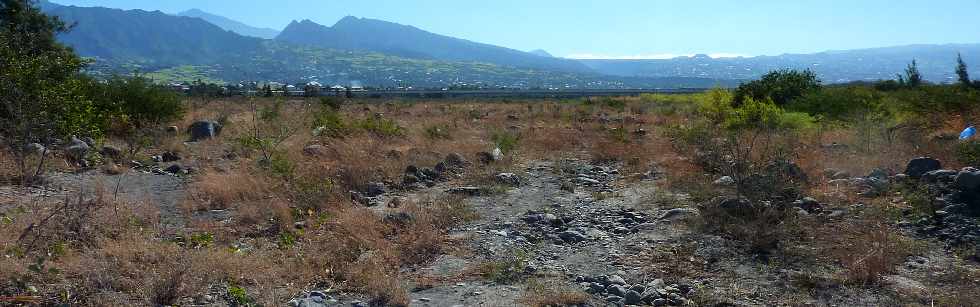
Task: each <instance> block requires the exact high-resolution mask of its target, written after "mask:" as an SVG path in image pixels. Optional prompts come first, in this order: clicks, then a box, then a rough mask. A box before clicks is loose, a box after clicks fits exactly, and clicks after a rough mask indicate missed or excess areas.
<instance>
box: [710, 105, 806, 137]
mask: <svg viewBox="0 0 980 307" xmlns="http://www.w3.org/2000/svg"><path fill="white" fill-rule="evenodd" d="M814 122H815V120H814V119H813V118H812V117H810V116H809V115H807V114H805V113H795V112H786V111H785V110H783V109H782V108H780V107H779V106H777V105H776V104H775V103H773V101H772V100H770V99H768V98H765V99H763V100H755V99H753V98H747V99H746V100H745V102H744V103H743V104H742V105H741V107H739V108H737V109H735V110H734V111H733V112H731V113H730V116H729V117H728V118H727V119H726V120H725V126H726V127H727V128H728V129H732V130H738V129H773V130H801V129H807V128H810V127H812V126H813V124H814Z"/></svg>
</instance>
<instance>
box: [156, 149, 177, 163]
mask: <svg viewBox="0 0 980 307" xmlns="http://www.w3.org/2000/svg"><path fill="white" fill-rule="evenodd" d="M180 159H181V158H180V155H178V154H177V153H175V152H170V151H167V152H164V153H162V154H160V161H162V162H174V161H180Z"/></svg>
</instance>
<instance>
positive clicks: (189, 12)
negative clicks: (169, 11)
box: [179, 8, 204, 15]
mask: <svg viewBox="0 0 980 307" xmlns="http://www.w3.org/2000/svg"><path fill="white" fill-rule="evenodd" d="M203 13H204V11H202V10H200V9H196V8H194V9H189V10H186V11H183V12H180V14H179V15H187V14H203Z"/></svg>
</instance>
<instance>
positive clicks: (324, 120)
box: [313, 108, 351, 138]
mask: <svg viewBox="0 0 980 307" xmlns="http://www.w3.org/2000/svg"><path fill="white" fill-rule="evenodd" d="M313 128H314V129H315V130H314V131H315V132H316V133H315V134H316V136H322V137H330V138H341V137H344V136H347V135H348V134H350V132H351V127H350V125H349V124H348V123H347V122H346V121H344V119H343V118H341V117H340V113H337V112H336V111H334V110H333V109H330V108H324V109H322V110H321V111H320V112H318V113H317V114H316V115H315V116H314V118H313Z"/></svg>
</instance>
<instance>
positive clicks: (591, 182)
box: [575, 176, 599, 185]
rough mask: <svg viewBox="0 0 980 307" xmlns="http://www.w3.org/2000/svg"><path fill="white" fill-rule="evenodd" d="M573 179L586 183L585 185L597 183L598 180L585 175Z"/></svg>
mask: <svg viewBox="0 0 980 307" xmlns="http://www.w3.org/2000/svg"><path fill="white" fill-rule="evenodd" d="M575 181H577V182H578V183H581V184H586V185H594V184H599V180H595V179H592V178H589V177H587V176H579V177H578V178H575Z"/></svg>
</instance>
